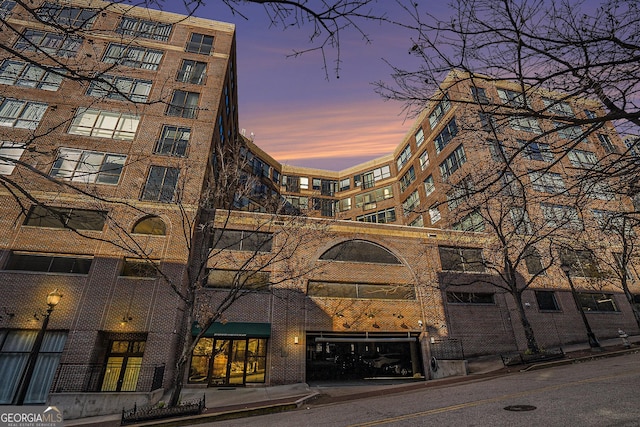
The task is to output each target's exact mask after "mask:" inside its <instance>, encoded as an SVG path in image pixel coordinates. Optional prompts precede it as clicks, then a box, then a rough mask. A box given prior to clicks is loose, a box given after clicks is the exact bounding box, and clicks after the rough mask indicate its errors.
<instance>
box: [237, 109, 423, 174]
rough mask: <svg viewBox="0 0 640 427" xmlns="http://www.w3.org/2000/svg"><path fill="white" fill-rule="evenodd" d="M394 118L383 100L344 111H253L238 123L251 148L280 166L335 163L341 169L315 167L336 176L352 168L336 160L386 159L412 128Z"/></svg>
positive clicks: (241, 116) (397, 111)
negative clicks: (251, 137) (251, 142)
mask: <svg viewBox="0 0 640 427" xmlns="http://www.w3.org/2000/svg"><path fill="white" fill-rule="evenodd" d="M325 102H326V101H325ZM253 107H254V108H255V105H254V106H253ZM399 112H400V106H399V105H398V104H396V103H391V102H383V101H382V100H378V101H377V102H375V101H373V102H366V101H365V102H362V103H356V102H354V103H351V104H348V105H345V104H342V105H331V104H324V105H320V104H315V105H314V104H311V105H304V106H297V107H296V106H295V105H292V104H288V105H287V104H285V105H280V106H278V108H277V110H274V109H271V110H270V109H269V108H268V107H265V108H261V109H258V111H254V112H253V114H251V116H252V117H251V119H250V120H249V121H247V122H245V120H244V117H245V115H243V114H240V121H241V124H242V127H243V128H246V129H247V133H249V132H255V134H256V135H255V141H254V142H255V143H256V144H257V145H258V146H259V147H260V148H262V149H263V150H264V151H266V152H267V153H269V155H271V156H272V157H273V158H275V159H276V160H278V161H279V162H281V163H283V164H289V165H295V166H307V167H316V166H314V164H325V165H326V164H327V160H329V159H335V160H336V161H337V163H336V165H338V164H340V166H334V167H325V166H317V167H320V168H322V169H332V170H340V169H343V168H345V167H349V166H354V165H355V164H353V165H347V166H345V165H344V164H343V163H342V162H339V159H343V158H358V159H362V160H360V161H364V160H368V159H373V158H377V157H380V156H383V155H386V154H390V153H391V152H392V151H393V150H394V149H395V148H396V147H397V146H398V145H399V144H400V143H401V142H402V139H403V138H404V136H405V134H406V132H407V130H408V129H409V127H410V126H411V124H412V120H407V121H406V123H403V117H401V116H399V115H398V113H399ZM328 164H329V165H331V162H329V163H328Z"/></svg>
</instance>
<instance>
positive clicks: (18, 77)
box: [0, 59, 63, 92]
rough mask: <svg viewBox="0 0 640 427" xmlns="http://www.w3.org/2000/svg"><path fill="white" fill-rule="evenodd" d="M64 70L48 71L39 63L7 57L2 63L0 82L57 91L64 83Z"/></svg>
mask: <svg viewBox="0 0 640 427" xmlns="http://www.w3.org/2000/svg"><path fill="white" fill-rule="evenodd" d="M62 73H63V70H62V69H60V68H56V69H53V70H52V71H46V70H44V69H43V68H40V67H38V66H37V65H33V64H27V63H25V62H20V61H12V60H10V59H6V60H4V61H3V62H2V65H0V83H2V84H6V85H15V86H24V87H33V88H36V89H42V90H50V91H54V92H55V91H56V90H58V88H59V87H60V83H62V75H61V74H62Z"/></svg>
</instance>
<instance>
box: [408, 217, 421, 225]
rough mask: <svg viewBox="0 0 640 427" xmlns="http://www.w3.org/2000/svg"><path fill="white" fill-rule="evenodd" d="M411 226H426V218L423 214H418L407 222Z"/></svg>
mask: <svg viewBox="0 0 640 427" xmlns="http://www.w3.org/2000/svg"><path fill="white" fill-rule="evenodd" d="M407 225H408V226H409V227H424V220H423V218H422V215H418V217H417V218H416V219H414V220H413V221H411V222H410V223H409V224H407Z"/></svg>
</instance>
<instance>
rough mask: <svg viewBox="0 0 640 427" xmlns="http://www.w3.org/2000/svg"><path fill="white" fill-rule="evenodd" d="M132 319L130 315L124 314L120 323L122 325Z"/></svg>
mask: <svg viewBox="0 0 640 427" xmlns="http://www.w3.org/2000/svg"><path fill="white" fill-rule="evenodd" d="M132 320H133V317H131V316H130V315H128V314H125V315H124V316H122V320H121V321H120V325H122V326H124V325H126V324H127V323H129V322H131V321H132Z"/></svg>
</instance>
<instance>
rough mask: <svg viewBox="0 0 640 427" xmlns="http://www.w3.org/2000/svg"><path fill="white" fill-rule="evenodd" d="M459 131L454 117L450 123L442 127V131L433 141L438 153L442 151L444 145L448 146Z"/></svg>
mask: <svg viewBox="0 0 640 427" xmlns="http://www.w3.org/2000/svg"><path fill="white" fill-rule="evenodd" d="M457 133H458V125H457V124H456V118H455V117H454V118H452V119H451V121H449V123H447V125H446V126H445V127H444V129H442V132H440V133H439V134H438V136H436V138H435V139H434V140H433V143H434V144H435V146H436V153H440V152H441V151H442V150H443V149H444V147H446V146H447V144H448V143H449V142H451V140H452V139H453V137H454V136H456V134H457Z"/></svg>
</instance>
